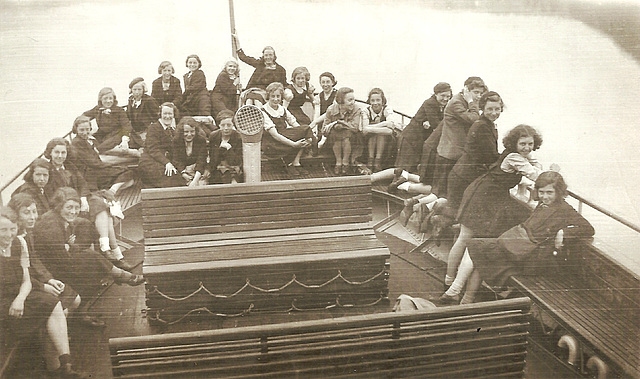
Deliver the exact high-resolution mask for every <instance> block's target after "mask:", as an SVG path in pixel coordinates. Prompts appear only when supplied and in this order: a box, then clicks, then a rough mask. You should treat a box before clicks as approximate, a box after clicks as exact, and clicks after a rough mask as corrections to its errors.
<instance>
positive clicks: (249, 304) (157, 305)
mask: <svg viewBox="0 0 640 379" xmlns="http://www.w3.org/2000/svg"><path fill="white" fill-rule="evenodd" d="M371 196H372V195H371V184H370V178H369V177H341V178H322V179H306V180H288V181H274V182H262V183H257V184H246V183H242V184H234V185H214V186H206V187H201V188H171V189H145V190H143V191H142V209H143V228H144V243H145V261H144V266H143V272H144V275H145V277H146V278H147V308H148V312H149V313H148V316H149V317H150V318H151V319H152V320H158V321H161V322H162V321H164V322H170V323H173V322H177V321H178V320H180V319H181V318H183V317H185V315H187V314H188V313H190V312H194V311H196V310H197V311H198V312H199V313H205V314H207V313H211V314H225V315H228V314H242V313H243V312H247V311H249V310H254V311H255V310H289V309H296V308H301V309H302V308H304V309H308V308H318V307H326V306H330V305H345V304H358V305H364V304H373V303H378V302H380V301H382V300H387V276H388V267H387V266H386V262H387V259H388V258H389V255H390V253H389V250H388V249H387V247H386V246H385V245H384V244H382V243H381V242H380V241H378V239H377V238H376V235H375V232H374V231H373V229H372V227H371V219H372V210H371Z"/></svg>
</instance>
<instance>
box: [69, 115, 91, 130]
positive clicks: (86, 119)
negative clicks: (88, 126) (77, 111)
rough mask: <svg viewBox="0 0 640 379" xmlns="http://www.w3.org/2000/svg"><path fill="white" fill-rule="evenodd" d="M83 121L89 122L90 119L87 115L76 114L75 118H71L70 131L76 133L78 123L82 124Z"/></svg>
mask: <svg viewBox="0 0 640 379" xmlns="http://www.w3.org/2000/svg"><path fill="white" fill-rule="evenodd" d="M85 122H88V123H91V119H90V118H89V117H87V116H78V117H76V119H75V120H73V125H72V126H71V131H72V132H73V134H78V125H80V124H83V123H85Z"/></svg>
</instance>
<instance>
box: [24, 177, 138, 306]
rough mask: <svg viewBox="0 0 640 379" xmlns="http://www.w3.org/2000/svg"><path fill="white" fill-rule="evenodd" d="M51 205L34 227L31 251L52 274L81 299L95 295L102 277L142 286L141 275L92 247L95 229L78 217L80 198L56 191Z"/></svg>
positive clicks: (66, 189) (73, 193) (70, 192)
mask: <svg viewBox="0 0 640 379" xmlns="http://www.w3.org/2000/svg"><path fill="white" fill-rule="evenodd" d="M52 205H53V209H52V210H50V211H49V212H47V213H45V214H44V215H43V216H42V218H41V219H40V220H38V222H37V223H36V225H35V227H34V228H33V237H34V238H33V240H34V250H35V252H36V254H37V255H38V257H39V258H40V259H41V261H42V263H43V264H44V265H45V267H46V268H47V270H49V272H51V274H52V275H54V276H55V277H56V278H57V279H59V280H61V281H63V282H64V283H67V284H71V285H72V286H73V288H74V289H75V290H76V291H78V293H80V296H82V297H83V298H89V297H91V296H94V295H95V293H96V290H97V289H98V288H100V286H101V282H102V279H103V277H110V278H113V280H114V282H115V283H117V284H123V283H124V284H127V285H130V286H137V285H140V284H143V283H144V277H143V276H142V275H134V274H131V273H129V272H127V271H125V270H123V269H121V268H118V267H116V266H114V265H113V264H112V263H111V262H109V261H108V260H107V259H106V258H105V257H103V256H102V255H100V254H98V253H96V252H95V251H94V250H93V249H92V248H91V245H92V244H93V242H94V241H95V240H96V232H95V226H94V225H93V224H92V223H91V222H90V221H89V220H87V219H84V218H82V217H78V213H79V208H80V198H79V197H78V194H77V192H76V191H75V190H74V189H73V188H69V187H62V188H59V189H58V191H57V192H56V194H55V196H54V198H53V204H52Z"/></svg>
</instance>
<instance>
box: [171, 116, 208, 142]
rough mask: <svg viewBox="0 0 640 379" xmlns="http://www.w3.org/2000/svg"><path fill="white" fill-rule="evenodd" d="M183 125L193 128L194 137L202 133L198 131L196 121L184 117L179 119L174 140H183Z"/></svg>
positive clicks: (198, 127) (198, 126)
mask: <svg viewBox="0 0 640 379" xmlns="http://www.w3.org/2000/svg"><path fill="white" fill-rule="evenodd" d="M185 125H189V126H191V127H193V128H194V129H195V131H196V136H198V135H200V134H201V133H202V131H201V130H200V125H199V124H198V121H196V119H195V118H193V117H189V116H185V117H183V118H182V119H180V122H179V123H178V126H176V138H179V139H184V126H185Z"/></svg>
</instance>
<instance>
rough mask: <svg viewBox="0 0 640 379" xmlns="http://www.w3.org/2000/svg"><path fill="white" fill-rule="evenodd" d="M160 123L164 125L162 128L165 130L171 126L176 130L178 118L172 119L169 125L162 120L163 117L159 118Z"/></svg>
mask: <svg viewBox="0 0 640 379" xmlns="http://www.w3.org/2000/svg"><path fill="white" fill-rule="evenodd" d="M158 123H159V124H160V125H162V129H164V130H167V129H169V128H171V129H173V130H176V119H175V118H174V119H173V120H171V125H169V126H166V125H165V124H164V123H163V122H162V119H158Z"/></svg>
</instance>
